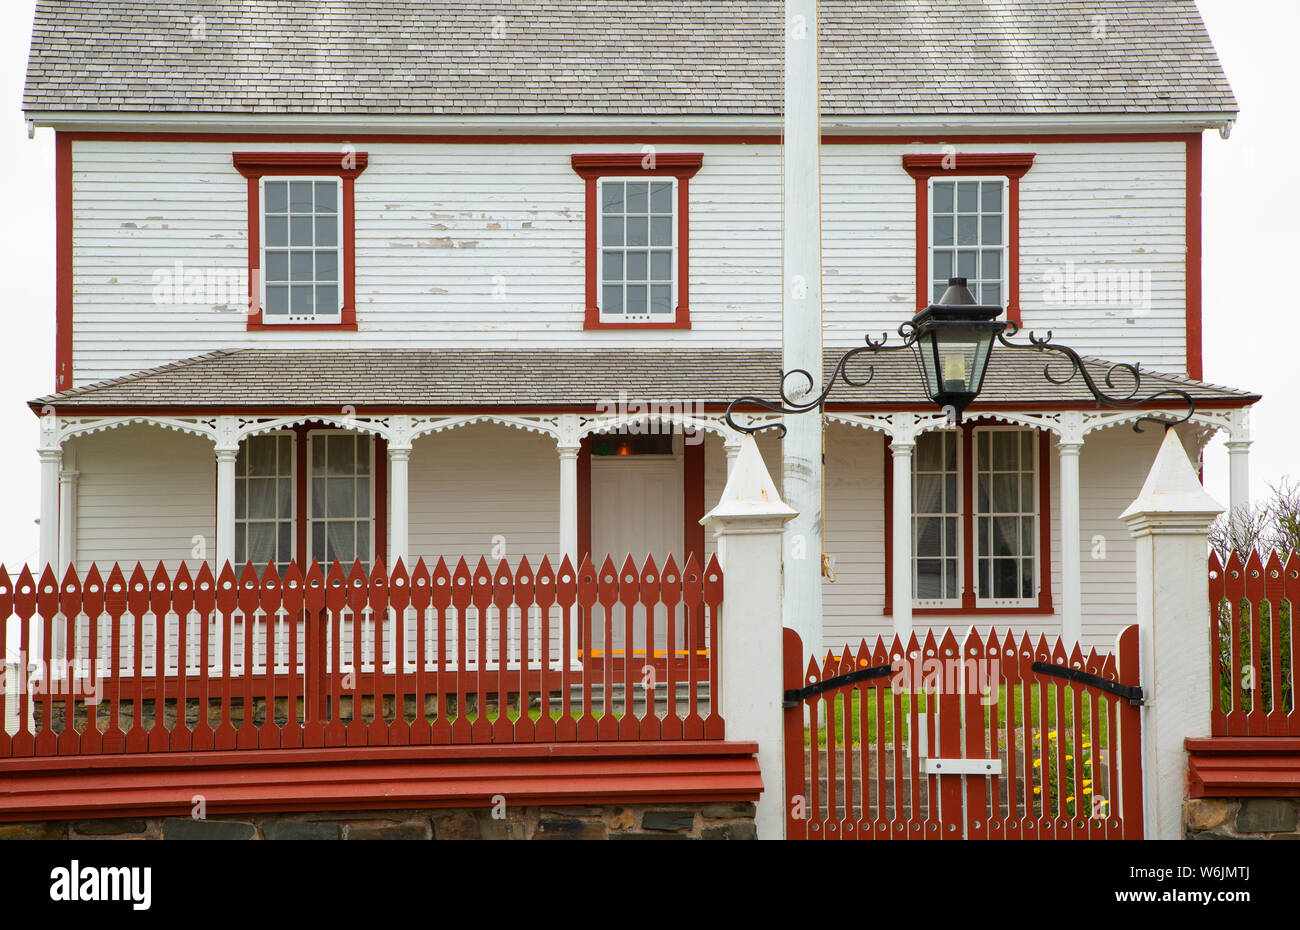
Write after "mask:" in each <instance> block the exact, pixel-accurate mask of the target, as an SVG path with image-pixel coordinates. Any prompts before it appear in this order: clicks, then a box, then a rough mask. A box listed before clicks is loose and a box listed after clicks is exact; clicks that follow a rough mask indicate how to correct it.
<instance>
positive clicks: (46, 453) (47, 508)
mask: <svg viewBox="0 0 1300 930" xmlns="http://www.w3.org/2000/svg"><path fill="white" fill-rule="evenodd" d="M59 432H60V423H59V417H58V415H57V414H56V413H54V411H53V410H52V409H51V408H46V411H45V412H44V413H42V414H41V419H40V438H39V441H38V444H37V447H36V454H37V455H39V456H40V459H41V524H40V525H41V529H40V540H41V541H40V548H39V550H37V552H38V556H37V563H38V564H37V565H36V567H35V569H34V571H33V574H35V575H36V577H37V578H38V579H39V578H40V577H41V574H42V573H43V572H44V571H45V566H47V565H49V566H51V567H52V568H55V569H57V568H58V567H59V471H60V469H61V468H62V467H63V440H62V439H61V438H60V436H59Z"/></svg>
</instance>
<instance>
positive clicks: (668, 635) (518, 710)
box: [0, 556, 723, 758]
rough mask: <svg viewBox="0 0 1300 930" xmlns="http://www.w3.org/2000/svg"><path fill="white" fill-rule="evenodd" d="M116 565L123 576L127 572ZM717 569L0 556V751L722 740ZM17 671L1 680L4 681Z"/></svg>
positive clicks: (692, 565) (691, 564)
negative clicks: (14, 644)
mask: <svg viewBox="0 0 1300 930" xmlns="http://www.w3.org/2000/svg"><path fill="white" fill-rule="evenodd" d="M128 572H129V577H128ZM721 602H722V572H721V569H720V568H719V567H718V563H717V560H716V558H711V559H710V560H709V562H708V564H707V566H705V567H704V568H703V569H701V567H700V565H699V563H698V561H697V560H696V559H695V557H694V556H692V557H691V558H690V559H689V560H688V561H687V563H686V565H685V567H684V568H682V569H679V567H678V565H677V563H676V561H675V560H674V559H673V558H672V557H671V556H670V557H669V558H668V559H667V560H666V562H665V563H664V565H663V567H662V568H659V567H658V566H657V565H656V563H655V561H654V559H653V558H647V559H645V561H644V562H643V564H642V565H641V566H639V567H638V566H637V565H636V563H634V562H633V560H632V558H631V557H630V556H628V557H627V558H626V559H625V560H624V561H623V563H622V566H621V567H616V566H615V564H614V562H613V560H612V559H611V558H609V557H606V558H605V560H604V561H603V563H602V564H601V567H600V569H599V570H597V569H596V568H595V566H594V565H593V564H592V562H591V560H590V558H585V559H584V560H583V561H582V563H581V564H580V565H579V566H578V568H577V570H576V571H575V570H574V569H573V567H572V565H571V563H570V562H569V560H568V559H567V558H565V559H563V560H562V561H561V562H560V564H559V566H558V568H555V567H553V566H552V563H551V561H550V559H549V558H544V559H543V560H542V561H541V564H540V565H538V566H537V567H536V569H534V568H533V567H532V566H531V565H530V564H529V562H528V560H527V559H526V558H524V559H520V560H519V562H518V563H517V564H516V565H515V566H513V567H512V566H511V565H509V564H508V563H506V562H505V561H502V562H500V563H499V564H497V565H496V567H495V568H493V567H490V566H489V565H488V563H487V561H486V560H484V559H480V560H479V561H478V564H477V566H476V567H475V568H473V569H471V568H470V567H469V565H468V563H467V562H466V561H465V559H463V558H462V559H460V560H459V561H458V562H457V563H456V564H455V566H454V567H449V566H448V564H447V562H446V561H445V560H444V559H441V558H440V559H438V560H437V562H436V563H435V564H434V565H433V567H432V568H429V567H427V566H426V564H425V562H424V560H423V559H421V560H420V561H419V562H417V563H416V565H415V566H414V568H412V569H410V570H409V571H408V570H407V569H406V568H405V567H404V566H403V565H402V563H401V562H398V563H397V565H396V566H395V567H394V569H393V570H392V571H391V572H390V571H387V570H385V568H384V567H383V566H382V565H376V566H375V567H374V569H373V570H372V571H370V572H369V573H368V574H367V573H366V571H365V570H364V569H363V568H362V566H361V565H360V564H356V563H354V564H353V566H352V568H351V570H350V571H345V570H344V568H343V567H342V566H341V565H339V563H338V562H335V563H334V564H333V566H331V567H330V569H329V571H328V572H325V571H324V570H323V569H322V568H321V566H320V565H319V564H317V563H315V562H313V563H312V565H311V566H310V568H309V569H308V570H307V571H306V573H305V574H304V573H303V572H302V571H301V570H300V568H299V567H298V566H297V565H296V564H293V563H290V564H289V565H288V566H287V567H286V569H285V571H284V572H283V574H281V573H279V572H277V571H276V569H275V568H274V566H272V567H269V568H268V569H267V570H266V571H264V572H262V573H261V574H260V575H259V574H258V573H257V572H256V571H255V570H254V569H253V567H252V566H245V567H244V569H243V570H242V571H241V572H239V573H238V574H236V572H235V570H234V569H233V568H232V567H231V566H229V565H227V566H225V567H224V568H223V569H222V571H221V573H220V574H219V575H218V576H216V577H214V576H213V572H212V569H211V568H210V567H209V566H208V565H207V564H204V565H202V566H201V567H200V568H199V569H198V571H197V572H195V573H191V571H190V569H189V568H188V567H186V566H184V565H182V566H181V567H180V568H179V569H177V570H176V571H174V572H169V571H167V570H166V569H165V568H164V567H163V566H162V565H159V566H158V567H157V569H156V570H155V571H154V572H153V573H152V574H151V575H150V574H147V573H146V572H145V570H144V568H143V567H142V566H140V565H138V564H137V565H136V566H135V567H134V569H130V568H129V567H128V569H127V570H126V571H124V570H123V568H122V567H121V566H118V565H114V566H113V567H112V568H111V569H109V570H108V571H107V572H106V573H105V572H101V570H100V569H99V567H98V566H91V567H90V568H89V569H88V570H86V571H85V572H84V573H82V574H79V573H78V572H76V571H74V570H72V569H69V570H68V572H67V573H66V574H65V576H64V578H63V580H62V581H61V582H59V581H57V580H56V578H55V576H54V573H53V572H52V571H51V570H50V569H48V568H47V569H46V570H45V572H44V573H43V574H42V576H41V578H40V580H39V581H37V580H36V579H35V578H34V577H33V575H32V573H31V571H30V569H28V568H26V567H24V568H23V570H22V572H21V573H20V574H19V575H18V577H17V578H16V579H13V578H11V576H10V575H9V574H8V573H7V572H6V571H5V569H4V568H3V567H2V566H0V643H8V642H9V641H10V631H11V630H16V634H17V641H18V642H19V643H20V644H21V647H20V648H21V649H22V650H23V652H24V654H23V655H22V656H21V657H20V661H19V662H17V663H16V664H13V665H9V666H8V668H7V673H6V676H5V682H4V687H3V689H0V709H2V710H3V711H4V715H3V718H2V719H4V720H5V721H6V725H5V726H4V727H3V728H2V729H0V758H5V757H17V756H56V755H57V756H65V755H67V756H75V755H95V754H102V753H122V752H127V753H131V752H169V751H174V752H192V751H202V750H229V749H277V748H297V747H306V748H310V747H329V746H362V745H426V744H427V745H446V744H471V743H537V742H560V741H593V740H682V739H721V738H722V737H723V722H722V718H721V717H720V716H719V714H718V712H717V709H716V706H715V704H714V701H715V699H716V696H717V693H718V688H717V685H718V678H717V676H718V663H717V653H716V650H715V649H713V648H712V644H713V643H715V642H716V641H717V632H718V627H717V625H718V610H719V607H720V605H721ZM15 678H16V679H17V680H13V679H15Z"/></svg>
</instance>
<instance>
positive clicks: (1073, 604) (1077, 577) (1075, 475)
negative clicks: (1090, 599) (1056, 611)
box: [1040, 414, 1083, 648]
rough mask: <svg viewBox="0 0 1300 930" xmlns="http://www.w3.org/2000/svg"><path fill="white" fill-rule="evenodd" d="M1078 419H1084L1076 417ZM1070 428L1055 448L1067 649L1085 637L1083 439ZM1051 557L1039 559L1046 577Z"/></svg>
mask: <svg viewBox="0 0 1300 930" xmlns="http://www.w3.org/2000/svg"><path fill="white" fill-rule="evenodd" d="M1067 415H1068V414H1067ZM1075 417H1077V418H1078V419H1080V420H1081V419H1082V418H1081V417H1078V415H1077V414H1075ZM1069 425H1070V426H1074V427H1075V428H1074V429H1069V430H1067V431H1066V432H1064V433H1063V434H1062V435H1061V436H1059V437H1058V438H1057V446H1056V451H1057V461H1058V463H1059V465H1060V486H1061V492H1060V493H1061V600H1062V604H1061V638H1062V639H1063V640H1064V641H1065V645H1066V647H1067V648H1068V647H1069V646H1070V645H1071V644H1073V643H1077V642H1078V641H1079V638H1080V637H1081V636H1082V635H1083V565H1082V562H1081V559H1082V558H1083V556H1082V546H1083V540H1082V538H1081V535H1080V534H1081V533H1082V532H1083V530H1082V528H1081V526H1080V518H1079V451H1080V450H1081V449H1082V448H1083V436H1082V432H1081V431H1080V430H1079V429H1078V427H1077V426H1076V424H1074V423H1073V420H1071V422H1070V423H1069ZM1048 555H1049V553H1043V555H1042V557H1041V559H1040V562H1041V564H1042V565H1043V574H1044V576H1047V574H1048V573H1047V570H1046V569H1047V566H1048V565H1050V564H1051V561H1050V559H1049V558H1048ZM1042 583H1043V584H1044V585H1049V584H1051V583H1052V579H1051V578H1050V577H1044V578H1043V582H1042Z"/></svg>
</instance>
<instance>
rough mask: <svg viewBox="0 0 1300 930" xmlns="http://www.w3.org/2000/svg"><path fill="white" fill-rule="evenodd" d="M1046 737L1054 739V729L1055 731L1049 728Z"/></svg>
mask: <svg viewBox="0 0 1300 930" xmlns="http://www.w3.org/2000/svg"><path fill="white" fill-rule="evenodd" d="M1047 738H1048V739H1056V731H1055V730H1051V731H1049V732H1048V734H1047Z"/></svg>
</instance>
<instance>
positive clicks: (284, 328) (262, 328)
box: [248, 320, 357, 333]
mask: <svg viewBox="0 0 1300 930" xmlns="http://www.w3.org/2000/svg"><path fill="white" fill-rule="evenodd" d="M331 329H334V330H339V331H341V332H356V331H357V324H356V323H355V322H351V323H259V322H255V321H253V320H249V321H248V331H249V332H250V333H255V332H268V331H277V332H289V333H294V332H301V331H304V330H306V331H321V330H331Z"/></svg>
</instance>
